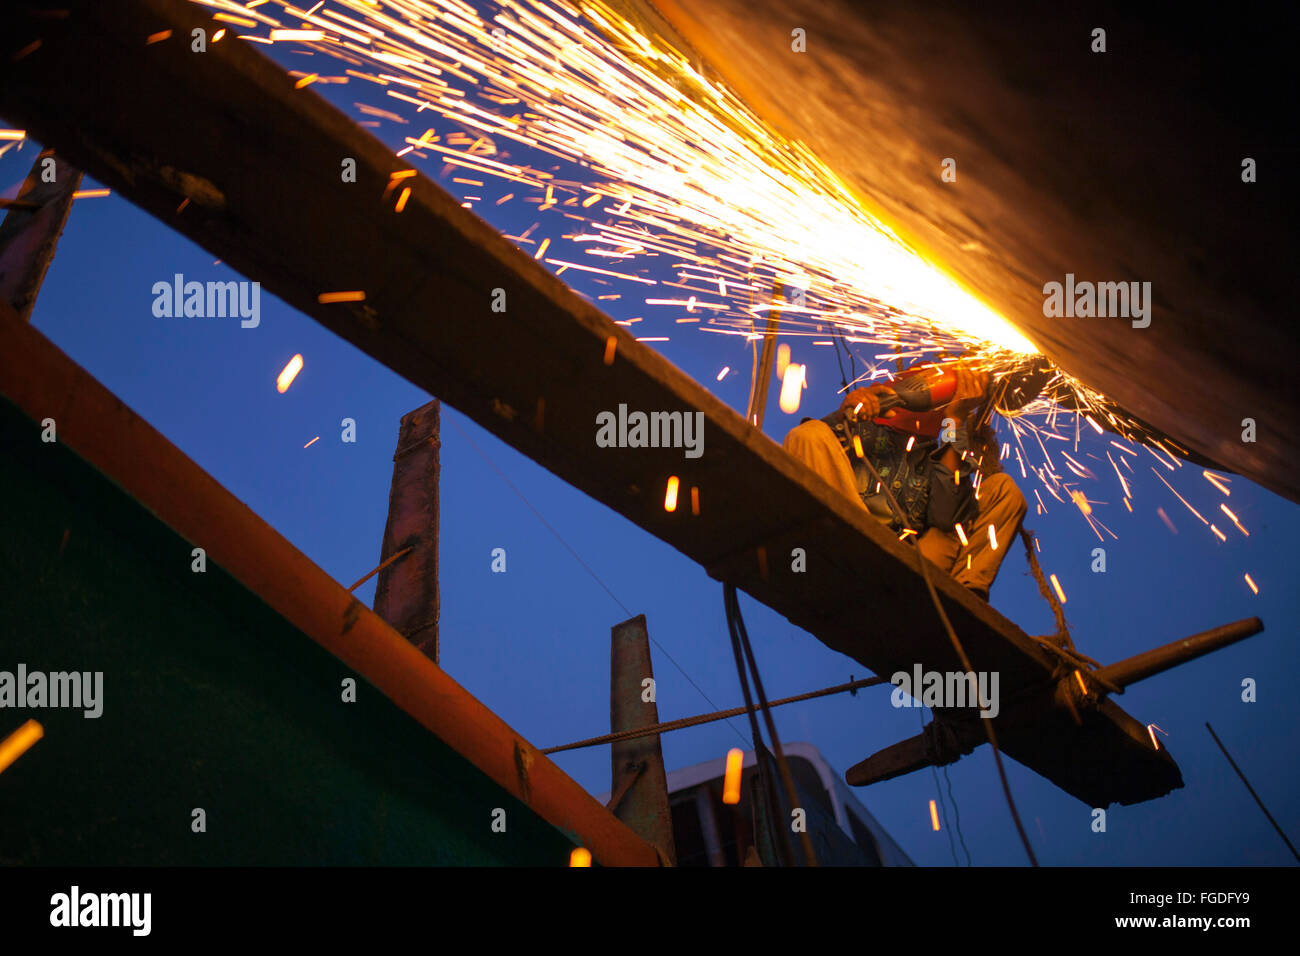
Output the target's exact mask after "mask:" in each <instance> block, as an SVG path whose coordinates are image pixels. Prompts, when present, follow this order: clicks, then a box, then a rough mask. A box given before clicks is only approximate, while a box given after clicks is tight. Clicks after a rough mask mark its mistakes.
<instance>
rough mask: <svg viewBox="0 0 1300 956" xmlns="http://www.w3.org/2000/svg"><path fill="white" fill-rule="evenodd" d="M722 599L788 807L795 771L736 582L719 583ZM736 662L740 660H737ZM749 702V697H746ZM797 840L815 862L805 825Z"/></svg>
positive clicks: (795, 799)
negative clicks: (765, 687) (746, 663)
mask: <svg viewBox="0 0 1300 956" xmlns="http://www.w3.org/2000/svg"><path fill="white" fill-rule="evenodd" d="M722 597H723V602H724V604H725V605H726V609H727V624H728V627H729V629H730V630H731V633H732V644H733V647H734V645H735V644H736V643H737V638H739V644H740V646H741V647H742V648H743V650H744V652H745V656H746V657H747V658H748V661H749V668H750V671H751V672H752V673H753V676H754V690H755V691H756V692H757V693H758V701H759V706H760V707H761V708H762V709H763V722H764V723H765V724H767V733H768V736H769V737H770V738H771V739H772V749H773V750H775V751H776V762H777V766H778V768H779V769H780V771H781V781H782V783H783V784H784V785H785V793H786V799H787V800H789V801H790V807H791V808H792V809H793V808H795V807H797V806H798V805H799V794H798V791H797V790H796V789H795V785H794V775H793V774H791V773H790V765H789V763H788V762H787V761H786V759H785V751H784V750H782V748H781V738H780V736H779V735H778V734H777V732H776V721H775V720H773V719H772V707H771V705H770V704H769V703H768V700H767V694H766V692H765V691H764V690H763V678H762V677H761V676H760V675H759V673H758V660H757V658H755V656H754V648H753V645H752V644H751V643H750V640H749V632H748V631H747V630H746V629H745V618H744V616H743V615H742V614H741V613H740V599H739V598H738V597H737V595H736V586H735V585H734V584H724V585H723V586H722ZM737 663H738V664H739V661H737ZM742 683H745V685H746V686H745V693H746V697H748V693H749V691H748V685H747V683H746V682H744V681H743V678H742ZM747 702H748V701H747ZM750 722H751V724H753V726H754V727H755V729H757V725H758V722H757V720H755V719H754V716H753V715H752V714H751V715H750ZM779 830H780V832H781V838H782V840H783V841H784V840H785V828H784V827H780V828H779ZM799 842H800V844H801V846H802V848H803V853H804V860H805V863H806V865H807V866H817V865H818V863H817V853H816V851H815V850H814V849H813V844H812V837H810V836H809V835H808V830H807V828H804V829H803V830H801V831H800V833H799Z"/></svg>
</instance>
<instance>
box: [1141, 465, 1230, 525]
mask: <svg viewBox="0 0 1300 956" xmlns="http://www.w3.org/2000/svg"><path fill="white" fill-rule="evenodd" d="M1151 474H1153V475H1155V476H1156V477H1157V478H1159V479H1160V481H1161V483H1162V484H1163V485H1164V486H1165V487H1166V488H1168V489H1169V490H1170V491H1174V486H1173V485H1171V484H1170V483H1169V482H1167V481H1165V477H1164V475H1162V474H1160V472H1158V471H1156V470H1155V469H1154V468H1152V469H1151ZM1174 497H1175V498H1177V499H1178V500H1179V501H1181V502H1182V503H1183V504H1185V505H1187V510H1188V511H1190V512H1191V513H1192V514H1194V515H1196V517H1198V518H1201V513H1200V512H1199V511H1197V510H1196V509H1195V508H1193V507H1192V506H1191V505H1189V504H1187V499H1186V498H1184V497H1183V496H1182V495H1180V494H1179V493H1178V492H1176V491H1174ZM1201 523H1202V524H1207V525H1208V524H1209V522H1208V521H1206V520H1205V519H1204V518H1201ZM1238 527H1240V525H1238Z"/></svg>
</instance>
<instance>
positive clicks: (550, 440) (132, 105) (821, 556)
mask: <svg viewBox="0 0 1300 956" xmlns="http://www.w3.org/2000/svg"><path fill="white" fill-rule="evenodd" d="M34 5H35V6H50V5H56V6H57V7H59V8H64V9H68V11H69V13H68V15H67V16H66V17H63V18H60V19H42V20H39V21H37V20H32V21H28V20H24V19H23V18H22V17H21V15H19V16H16V17H15V18H14V19H13V21H12V22H11V23H10V25H9V26H10V29H9V30H8V31H7V32H6V33H5V35H4V36H3V37H2V38H0V115H4V116H6V117H7V118H8V119H10V120H20V121H21V122H23V123H24V124H25V125H26V127H27V128H28V129H31V130H33V131H35V134H36V135H39V136H40V137H41V139H42V140H44V141H48V142H51V143H54V144H55V145H56V146H57V147H58V148H59V150H60V151H61V152H62V153H64V154H66V155H68V156H69V157H71V158H72V159H73V160H74V161H75V162H77V163H79V164H80V165H81V166H82V167H83V168H85V169H87V170H89V171H91V172H93V173H94V175H96V177H97V178H99V179H101V180H102V181H104V182H106V183H107V184H108V185H110V186H112V187H113V188H114V189H116V190H118V191H119V192H121V193H123V194H124V195H126V196H127V197H129V198H130V199H131V200H132V201H133V202H135V203H137V204H138V205H140V206H141V207H143V208H144V209H146V210H148V211H149V212H151V213H153V214H154V215H155V216H157V217H158V218H159V219H160V220H161V221H163V222H164V223H166V224H168V225H170V226H172V227H173V228H175V229H177V230H179V231H180V232H182V233H184V234H185V235H187V236H189V237H190V238H191V239H193V240H194V241H195V242H197V243H199V244H200V245H202V246H204V247H205V248H207V249H208V250H210V251H212V252H213V253H214V254H216V255H218V256H220V257H222V258H223V259H224V260H225V261H226V263H227V264H229V265H230V266H232V267H233V268H235V269H237V270H239V271H241V272H243V273H244V274H245V275H248V276H249V277H250V278H252V279H256V280H259V281H261V282H262V283H263V285H264V286H265V287H266V289H267V290H268V291H270V292H273V293H274V294H276V295H277V296H279V297H280V298H281V299H283V300H284V301H285V302H287V303H288V304H290V305H291V306H293V307H295V308H298V309H300V310H302V311H303V312H305V313H306V314H308V315H310V316H312V317H314V318H315V319H317V320H318V321H320V322H321V323H322V324H323V325H325V326H326V327H327V328H329V329H331V330H332V331H334V332H335V333H337V334H338V335H340V336H342V337H343V338H345V339H347V340H348V341H350V342H352V343H353V344H354V345H356V346H357V347H358V348H360V349H361V350H363V351H364V352H366V353H367V354H369V355H370V356H372V357H374V358H375V359H377V360H378V361H381V362H383V363H384V364H386V365H388V366H389V367H390V368H392V369H393V370H394V371H396V372H398V373H399V374H401V375H403V376H405V377H406V378H408V379H409V380H410V381H412V382H414V383H415V384H417V385H419V386H420V387H422V388H424V389H425V390H426V391H428V392H430V393H431V394H434V395H437V396H438V397H439V398H440V399H441V400H442V401H444V402H445V403H446V404H448V405H451V406H453V407H455V408H456V409H458V410H460V411H462V412H464V413H465V414H466V415H468V416H469V417H470V418H472V419H474V420H475V421H477V422H478V423H479V424H481V425H483V426H484V427H485V428H487V429H488V430H490V431H492V432H493V433H494V434H496V435H497V436H498V437H500V438H501V439H502V440H504V441H506V442H507V443H509V444H511V445H512V446H514V447H515V448H516V449H518V450H519V451H521V452H523V453H524V454H526V455H528V456H530V457H531V458H533V459H534V460H536V461H538V462H539V463H541V464H542V465H543V466H545V467H547V468H549V469H550V470H551V471H553V472H554V473H555V474H557V475H559V476H560V477H562V478H564V479H565V480H567V481H569V482H570V483H572V484H573V485H574V486H576V487H577V488H579V489H581V490H582V491H584V492H586V493H587V494H589V495H591V496H592V497H593V498H595V499H596V500H598V501H601V502H603V503H604V504H606V505H608V506H609V507H610V508H612V509H614V510H615V511H617V512H618V513H620V514H622V515H623V516H624V517H626V518H628V519H629V520H630V521H632V522H634V523H636V524H637V525H639V526H640V527H642V528H644V529H645V530H647V531H649V532H650V533H652V534H654V535H656V536H657V537H659V538H661V539H662V540H664V541H666V542H668V543H669V544H671V545H673V546H674V547H676V548H677V549H678V550H680V551H681V552H682V553H684V554H686V555H688V556H689V557H691V558H692V559H694V560H696V561H698V562H699V563H700V564H702V565H703V566H704V567H705V568H706V569H708V570H709V573H710V574H712V575H713V576H714V577H718V578H720V579H723V580H726V581H728V582H730V583H734V584H736V585H737V586H738V587H740V588H743V589H744V590H746V591H747V592H748V593H750V594H751V595H753V596H754V597H755V598H757V599H758V600H760V601H762V602H763V603H765V604H767V605H768V606H769V607H772V608H774V609H775V610H777V611H779V612H780V613H782V614H784V615H785V616H786V617H788V618H789V619H790V620H791V621H793V622H794V623H795V624H797V625H799V626H801V627H804V628H806V629H807V630H808V631H810V632H811V633H812V634H814V635H816V636H817V637H818V638H819V639H821V640H822V641H823V642H824V643H826V644H827V645H828V646H830V647H832V648H834V649H835V650H838V651H841V652H843V653H845V654H848V655H850V656H851V657H853V658H854V659H856V660H858V661H860V662H862V663H863V664H865V665H866V666H867V667H869V668H871V669H872V670H873V671H874V672H875V673H877V674H882V675H886V676H887V675H889V674H891V673H893V672H894V671H896V670H910V669H911V667H912V665H913V664H914V663H920V664H921V665H922V666H923V668H925V669H933V670H941V671H952V670H958V669H960V663H959V661H958V659H957V656H956V654H955V653H954V651H953V649H952V646H951V644H950V643H949V640H948V637H947V634H946V633H945V631H944V630H943V628H942V627H941V626H940V623H939V620H938V618H937V615H935V614H934V613H932V611H931V610H930V604H929V597H928V594H927V591H926V589H925V586H924V583H923V581H922V579H921V577H920V575H919V574H918V573H917V572H916V563H915V562H916V560H917V558H916V552H915V551H914V550H913V549H912V548H911V547H909V546H906V545H904V544H901V543H899V542H898V541H897V540H896V539H895V538H894V537H893V535H891V534H890V533H889V532H888V531H886V530H885V529H884V528H882V527H881V526H880V525H878V524H877V523H876V522H875V521H873V520H872V519H871V518H870V517H869V516H868V515H867V513H866V512H865V511H864V510H863V509H862V508H861V507H859V506H857V504H856V503H855V502H852V501H850V500H848V499H847V498H845V497H843V496H842V495H840V494H839V493H838V492H836V491H835V490H834V489H833V488H832V487H831V486H830V485H828V484H827V483H826V482H825V481H823V480H822V479H820V478H818V477H817V476H816V475H814V474H813V473H812V472H811V471H809V470H808V469H807V468H805V467H804V466H803V465H802V464H800V463H798V462H796V461H795V460H794V459H792V458H791V457H790V456H789V455H787V454H786V453H785V452H784V451H783V450H782V449H781V448H780V447H779V446H778V445H776V444H775V443H774V442H772V441H771V440H770V439H769V438H767V437H766V436H765V435H763V434H762V433H761V432H759V431H758V430H756V429H755V428H754V427H753V426H752V425H750V424H748V423H747V422H746V421H745V420H744V419H743V418H742V417H741V416H740V415H738V414H737V413H736V412H735V411H733V410H732V409H731V408H729V407H728V406H727V405H725V404H724V403H723V402H721V401H720V400H719V399H717V398H716V397H715V396H713V395H712V394H711V393H710V392H709V391H708V390H707V389H705V388H704V387H703V386H701V385H700V384H699V383H697V382H696V381H694V380H693V379H691V378H690V377H689V376H687V375H686V374H685V373H683V372H682V371H680V370H679V369H677V368H676V367H675V366H673V365H672V364H671V363H670V362H668V361H667V359H665V358H664V357H663V356H662V355H660V354H659V353H658V352H656V351H654V350H653V349H652V348H650V347H648V346H646V345H644V344H642V343H639V342H637V341H635V339H634V338H633V336H632V335H631V334H629V332H628V331H627V330H626V329H624V328H623V327H621V326H618V325H616V324H615V323H614V322H613V321H611V320H610V319H609V318H608V317H607V316H605V315H603V314H602V313H600V312H599V311H598V310H597V309H596V308H595V307H594V306H592V305H590V304H589V303H587V302H585V301H584V300H583V299H581V298H580V297H579V296H577V295H576V294H575V293H574V292H572V291H571V290H570V289H569V288H568V287H567V286H565V285H564V283H563V282H561V281H560V280H559V279H557V278H556V277H555V276H553V275H551V274H550V273H549V272H547V271H546V270H545V268H543V267H542V266H541V265H540V264H539V263H537V262H535V261H533V259H532V258H531V257H530V256H528V255H527V254H525V253H523V252H521V251H520V250H518V249H517V248H515V247H514V246H513V245H512V244H511V243H510V242H509V241H507V240H506V239H505V238H503V237H502V236H501V235H500V234H499V233H497V232H496V231H495V230H494V229H492V228H491V227H490V226H489V225H487V224H486V223H484V222H483V221H482V220H480V219H479V218H478V217H477V216H475V215H474V214H473V213H472V212H470V211H469V210H466V209H464V208H462V207H461V206H460V204H459V203H458V202H457V200H456V199H455V198H453V197H452V196H450V195H448V194H447V193H445V192H444V191H443V190H442V189H440V188H439V187H438V186H437V185H436V184H434V183H433V182H431V181H430V180H428V179H427V178H425V177H424V176H419V175H417V176H414V177H411V178H409V179H406V180H404V182H405V183H406V184H408V185H409V186H410V188H411V194H410V197H409V199H408V202H407V204H406V207H405V211H404V212H402V213H401V214H398V213H396V212H395V211H394V210H393V208H392V205H391V202H384V201H383V196H384V193H385V188H386V186H387V185H388V182H389V175H390V173H392V172H393V171H395V170H397V169H400V168H403V164H402V163H401V162H400V161H398V160H396V159H394V157H393V156H392V153H391V151H390V150H389V149H388V148H387V147H386V146H384V145H383V144H382V143H380V142H379V141H378V140H377V139H375V138H374V137H372V136H370V135H369V134H368V133H366V132H364V131H363V130H361V129H360V128H358V127H357V126H356V125H355V124H354V123H352V122H351V121H350V120H349V119H348V118H347V117H346V116H344V115H343V114H342V113H340V112H339V111H338V110H336V109H335V108H334V107H332V106H330V105H329V104H328V103H326V102H325V101H324V100H323V99H321V98H320V97H319V96H317V95H316V94H314V93H313V92H312V91H311V89H310V88H308V89H302V90H295V89H294V80H293V78H292V77H289V76H287V75H286V74H285V73H284V72H283V71H282V70H281V69H280V68H279V67H277V66H276V65H275V64H273V63H271V62H270V61H268V60H266V59H264V58H263V57H262V56H261V55H260V53H258V52H257V51H256V50H255V49H252V48H250V47H248V46H246V45H243V44H238V43H221V44H216V45H214V46H211V47H210V48H209V49H208V52H207V53H205V54H202V55H195V54H192V53H191V52H190V51H189V45H188V41H187V39H186V38H188V37H189V35H190V30H191V29H192V28H194V27H196V26H204V27H206V28H208V29H212V28H213V27H214V26H215V25H214V24H213V22H212V21H210V20H208V18H207V13H206V11H204V10H203V9H202V8H200V7H198V6H195V5H193V4H189V3H185V2H182V0H122V2H119V3H114V4H110V5H105V4H100V3H95V2H89V0H58V2H57V3H55V2H54V0H42V2H41V3H37V4H34ZM163 29H171V30H172V31H173V38H172V39H170V40H167V41H163V42H158V43H154V44H151V45H148V46H145V45H142V42H141V40H142V38H143V37H146V36H149V35H151V34H155V33H157V32H158V31H160V30H163ZM38 36H39V37H40V38H42V40H43V43H42V45H41V47H40V49H39V50H38V51H37V52H36V53H33V54H31V55H29V56H26V57H23V58H22V59H21V60H19V61H17V62H15V61H14V60H13V58H12V55H11V54H12V52H13V51H14V50H17V49H20V48H21V47H23V46H25V45H27V44H29V43H30V42H31V41H32V40H33V39H35V38H37V37H38ZM344 157H349V158H353V159H355V160H356V165H357V182H356V183H341V182H340V176H339V170H340V162H341V161H342V159H343V158H344ZM185 197H189V198H190V199H191V200H192V201H191V203H190V204H188V205H187V206H186V208H185V210H184V211H183V212H181V213H177V211H176V210H177V206H178V204H179V203H180V201H181V199H183V198H185ZM496 289H502V290H504V292H505V295H506V302H507V305H506V310H505V311H503V312H494V311H493V310H492V308H491V303H492V301H493V298H494V290H496ZM336 290H364V291H365V294H366V299H365V301H364V302H360V303H357V302H352V303H341V304H332V305H322V304H320V303H319V302H318V300H317V296H318V295H319V294H320V293H322V292H328V291H336ZM610 338H613V339H614V340H615V343H616V352H615V356H614V361H613V363H612V364H609V365H607V364H606V363H605V361H604V356H605V354H606V348H607V344H606V343H607V342H608V340H609V339H610ZM620 403H626V404H627V406H628V407H629V408H630V409H634V410H644V411H658V410H663V411H672V410H681V411H695V410H699V411H700V412H702V413H703V414H704V417H705V428H704V434H705V446H704V453H703V455H702V456H701V457H699V458H687V457H685V455H684V452H683V450H682V449H672V448H643V449H627V450H613V449H602V448H598V447H597V446H596V444H595V442H594V434H595V422H596V417H597V415H598V414H599V413H600V412H604V411H612V410H615V409H617V407H618V405H619V404H620ZM670 476H677V477H678V478H679V479H680V484H681V489H682V495H683V497H685V496H686V494H687V492H688V489H691V488H698V489H699V491H700V504H701V507H700V513H699V514H698V515H695V514H693V513H692V511H693V509H690V508H685V507H678V508H677V509H676V510H675V511H673V512H667V511H665V510H664V488H665V484H666V482H667V480H668V478H669V477H670ZM792 547H802V548H804V549H805V550H806V552H807V562H808V563H807V567H808V571H807V573H801V574H795V573H792V572H791V571H790V570H789V568H790V549H791V548H792ZM936 578H937V580H936V588H937V589H938V591H939V593H940V595H941V599H942V600H943V602H944V604H945V606H946V608H947V612H948V614H949V616H950V618H951V619H952V623H953V625H954V626H955V627H956V629H957V632H958V633H959V634H960V635H961V638H962V640H963V642H964V644H965V648H966V652H967V654H968V655H969V657H970V659H971V660H972V662H973V665H974V667H975V668H976V669H977V670H987V671H992V670H997V671H999V672H1000V673H1001V687H1002V691H1003V697H1004V705H1003V709H1002V712H1001V715H1000V716H999V717H998V722H999V726H998V733H999V738H1000V742H1001V744H1002V746H1003V749H1004V750H1005V752H1006V753H1007V754H1009V755H1010V756H1012V757H1013V758H1015V759H1017V760H1019V761H1021V762H1022V763H1025V764H1026V765H1028V766H1030V767H1032V768H1034V769H1035V770H1037V771H1038V772H1039V773H1041V774H1043V775H1044V776H1045V777H1047V778H1048V779H1050V780H1052V781H1053V782H1054V783H1056V784H1057V785H1058V786H1060V787H1061V788H1062V789H1064V790H1066V791H1067V792H1069V793H1072V794H1074V795H1075V796H1077V797H1079V798H1080V799H1081V800H1084V801H1085V802H1087V803H1089V804H1090V805H1092V806H1104V805H1106V804H1108V803H1110V802H1114V801H1119V802H1122V803H1129V802H1134V801H1138V800H1145V799H1150V798H1152V797H1157V796H1160V795H1162V794H1164V793H1167V792H1169V790H1171V789H1173V788H1175V787H1178V786H1180V785H1181V782H1182V781H1181V776H1180V775H1179V773H1178V768H1177V766H1176V764H1175V763H1174V761H1173V759H1172V758H1171V757H1170V756H1169V754H1168V753H1167V751H1165V750H1163V749H1161V750H1159V751H1154V750H1153V749H1152V747H1151V745H1150V741H1149V739H1148V737H1147V733H1146V728H1145V727H1144V726H1143V725H1142V724H1140V723H1138V722H1137V721H1135V720H1133V719H1132V718H1131V717H1129V716H1128V715H1127V714H1125V713H1124V712H1123V711H1122V710H1120V709H1119V708H1118V707H1116V706H1114V705H1113V704H1111V703H1110V702H1108V701H1107V702H1104V703H1103V704H1101V705H1100V706H1098V707H1097V708H1096V709H1093V710H1090V711H1089V712H1088V714H1087V716H1086V717H1085V718H1084V720H1083V723H1082V726H1080V725H1076V724H1075V723H1074V721H1073V720H1072V718H1071V717H1070V715H1069V713H1068V712H1067V711H1066V709H1065V708H1063V707H1060V706H1058V705H1057V704H1055V702H1054V686H1055V684H1054V680H1053V670H1054V667H1055V661H1054V658H1052V657H1050V656H1049V655H1048V654H1047V653H1046V652H1045V651H1043V650H1042V649H1040V648H1039V647H1038V645H1037V644H1036V643H1035V641H1034V640H1032V639H1031V638H1029V637H1028V636H1027V635H1025V634H1024V633H1023V632H1022V631H1021V630H1020V629H1019V628H1018V627H1016V626H1015V625H1014V624H1013V623H1011V622H1010V621H1008V620H1006V619H1005V618H1004V617H1002V616H1001V615H1000V614H998V613H997V612H996V611H994V610H993V609H992V608H990V607H989V606H988V605H987V604H985V603H984V602H982V601H980V600H978V599H977V598H975V597H974V596H972V595H971V594H969V593H968V592H967V591H966V590H965V589H964V588H962V587H961V586H960V585H958V584H956V582H954V581H952V580H951V579H949V578H947V577H946V576H944V575H936ZM858 596H860V600H859V599H858Z"/></svg>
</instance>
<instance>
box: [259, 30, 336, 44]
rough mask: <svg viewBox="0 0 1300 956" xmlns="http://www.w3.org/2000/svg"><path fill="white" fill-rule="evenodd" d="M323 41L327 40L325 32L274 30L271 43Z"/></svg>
mask: <svg viewBox="0 0 1300 956" xmlns="http://www.w3.org/2000/svg"><path fill="white" fill-rule="evenodd" d="M323 39H325V31H324V30H272V31H271V42H273V43H274V42H276V41H278V40H285V41H290V40H302V41H311V40H323Z"/></svg>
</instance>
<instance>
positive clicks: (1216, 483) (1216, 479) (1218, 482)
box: [1201, 471, 1232, 495]
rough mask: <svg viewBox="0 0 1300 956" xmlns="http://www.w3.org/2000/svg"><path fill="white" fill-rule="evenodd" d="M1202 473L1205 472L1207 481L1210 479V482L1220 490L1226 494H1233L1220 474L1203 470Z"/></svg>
mask: <svg viewBox="0 0 1300 956" xmlns="http://www.w3.org/2000/svg"><path fill="white" fill-rule="evenodd" d="M1201 474H1203V475H1204V476H1205V480H1206V481H1208V482H1209V483H1210V484H1212V485H1214V487H1216V488H1218V489H1219V490H1220V491H1222V492H1223V493H1224V495H1231V494H1232V492H1231V491H1230V490H1229V488H1228V486H1227V485H1225V484H1224V483H1223V481H1222V480H1221V479H1220V478H1219V476H1218V475H1212V474H1210V473H1209V472H1208V471H1203V472H1201Z"/></svg>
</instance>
